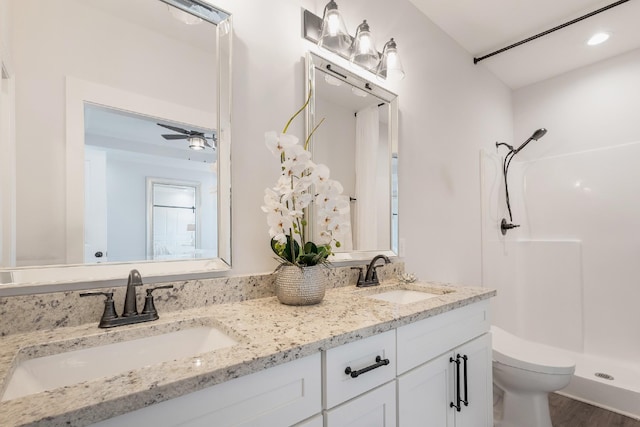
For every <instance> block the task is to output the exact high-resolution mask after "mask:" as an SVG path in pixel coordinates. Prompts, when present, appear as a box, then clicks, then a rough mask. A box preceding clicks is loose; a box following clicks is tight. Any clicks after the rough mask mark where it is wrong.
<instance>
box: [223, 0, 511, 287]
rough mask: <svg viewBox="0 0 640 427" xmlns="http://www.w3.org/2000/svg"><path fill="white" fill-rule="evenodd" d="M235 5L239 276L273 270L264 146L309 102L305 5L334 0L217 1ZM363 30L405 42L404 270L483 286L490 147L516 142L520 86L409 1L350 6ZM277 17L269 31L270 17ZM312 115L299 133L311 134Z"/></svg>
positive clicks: (374, 0) (270, 164)
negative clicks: (482, 156) (483, 210)
mask: <svg viewBox="0 0 640 427" xmlns="http://www.w3.org/2000/svg"><path fill="white" fill-rule="evenodd" d="M217 3H218V4H219V5H220V6H221V7H222V8H226V9H227V10H229V11H231V12H233V15H234V16H233V18H234V28H235V33H236V34H235V38H234V64H233V66H234V87H233V90H234V93H233V100H234V101H233V102H234V109H233V112H234V130H233V131H234V134H233V152H232V158H233V195H234V198H233V245H234V246H233V250H234V271H236V272H239V273H247V272H262V271H270V270H272V269H273V268H274V267H275V265H276V264H275V262H274V261H273V260H272V257H271V254H270V252H269V246H268V234H267V226H266V219H265V217H264V214H263V213H262V212H261V211H260V204H261V203H262V199H263V191H264V188H265V187H266V186H267V185H273V184H272V183H274V182H275V179H276V177H277V174H278V164H277V160H276V159H274V158H273V156H272V155H271V154H270V153H269V152H268V151H267V150H266V148H264V143H263V134H264V131H266V130H271V129H273V130H279V129H280V128H282V126H283V125H284V123H285V122H286V120H287V119H288V117H289V116H290V115H291V114H292V113H293V112H294V111H295V110H296V108H297V107H299V105H301V103H302V101H303V99H304V65H303V64H304V61H303V58H304V53H305V52H306V50H308V49H309V46H310V44H309V42H307V41H305V40H303V39H302V38H301V34H300V33H301V30H300V27H301V23H300V21H301V9H300V8H301V7H306V8H307V9H309V10H311V11H313V12H314V13H316V15H322V8H323V7H324V4H325V3H326V2H324V1H315V2H313V1H302V2H290V1H286V0H274V1H270V2H262V1H258V0H254V1H247V2H234V1H231V0H221V1H218V2H217ZM339 5H340V10H341V11H342V12H343V14H344V16H345V20H346V23H347V26H348V27H349V28H350V29H351V30H352V31H353V29H355V27H356V26H357V25H358V24H359V23H360V22H361V20H362V19H364V18H366V19H367V22H369V24H370V25H371V29H372V31H375V36H376V39H377V41H378V42H377V44H378V48H379V49H381V48H382V45H383V43H384V42H385V41H386V40H388V39H389V38H390V37H395V39H396V41H397V43H398V49H399V51H400V54H401V55H402V60H403V64H404V67H405V70H406V74H407V76H406V78H405V79H404V80H403V81H402V82H400V83H399V84H397V85H395V86H394V87H391V89H393V90H394V91H396V92H397V93H398V94H399V96H400V129H399V137H400V146H399V151H400V154H399V163H400V166H399V167H400V176H399V185H400V188H399V197H400V237H401V238H404V239H405V240H406V263H407V265H406V268H407V270H408V271H412V272H415V273H417V274H418V276H419V277H421V278H423V279H434V280H443V281H451V282H458V283H466V284H469V285H479V284H480V283H481V273H480V269H481V261H480V252H481V251H480V247H481V243H480V242H481V239H480V209H479V206H480V184H479V176H480V172H479V159H478V152H479V149H480V147H483V146H487V145H490V144H492V143H493V142H494V141H495V140H496V139H505V140H510V139H512V115H511V93H510V90H509V89H508V88H507V87H506V86H505V85H503V84H502V83H501V82H499V81H498V80H497V79H496V78H495V77H494V76H493V75H492V74H490V73H489V72H488V71H487V70H486V69H485V68H484V67H483V66H482V65H478V66H475V65H474V64H473V61H472V56H471V55H470V54H468V53H467V52H465V51H464V50H463V49H462V48H461V47H460V46H458V45H457V44H456V43H455V42H454V41H453V40H452V39H451V38H449V37H448V36H447V35H446V34H445V33H444V32H442V31H441V30H440V29H439V28H437V27H436V26H435V25H434V24H433V23H432V22H431V21H430V20H428V19H427V18H426V17H425V16H424V15H422V14H421V13H420V12H419V11H418V10H417V9H416V8H415V7H414V6H413V5H412V4H410V3H409V2H408V1H406V0H400V1H395V2H393V13H390V11H389V7H390V3H389V2H387V1H383V0H368V1H365V0H357V1H356V0H352V1H349V2H340V4H339ZM270 22H276V23H277V24H275V25H270V26H268V23H270ZM301 129H302V121H301V120H300V121H299V122H298V127H297V128H294V129H292V132H296V131H297V132H298V135H301V131H300V130H301Z"/></svg>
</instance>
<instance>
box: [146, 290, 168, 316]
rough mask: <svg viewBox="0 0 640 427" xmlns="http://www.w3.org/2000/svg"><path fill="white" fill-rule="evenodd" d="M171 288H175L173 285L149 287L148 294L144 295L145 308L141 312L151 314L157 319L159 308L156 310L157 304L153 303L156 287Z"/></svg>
mask: <svg viewBox="0 0 640 427" xmlns="http://www.w3.org/2000/svg"><path fill="white" fill-rule="evenodd" d="M171 288H173V285H163V286H156V287H155V288H149V289H147V296H146V297H144V308H143V309H142V313H141V314H149V315H151V316H152V317H154V318H155V319H157V318H158V310H156V306H155V304H154V303H153V291H155V290H156V289H171Z"/></svg>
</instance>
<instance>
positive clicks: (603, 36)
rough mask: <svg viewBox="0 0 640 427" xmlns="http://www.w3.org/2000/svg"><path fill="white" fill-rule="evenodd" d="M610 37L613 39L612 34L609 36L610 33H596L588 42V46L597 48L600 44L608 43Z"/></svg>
mask: <svg viewBox="0 0 640 427" xmlns="http://www.w3.org/2000/svg"><path fill="white" fill-rule="evenodd" d="M609 37H611V34H609V33H595V34H594V35H592V36H591V38H590V39H589V40H588V41H587V44H588V45H589V46H595V45H598V44H600V43H604V42H606V41H607V40H608V39H609Z"/></svg>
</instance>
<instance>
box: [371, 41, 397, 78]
mask: <svg viewBox="0 0 640 427" xmlns="http://www.w3.org/2000/svg"><path fill="white" fill-rule="evenodd" d="M376 74H377V76H378V78H379V79H381V80H389V81H399V80H402V79H403V78H404V69H403V68H402V62H401V61H400V56H399V55H398V47H397V45H396V42H395V41H394V40H393V38H392V39H391V40H389V41H388V42H387V43H386V44H385V45H384V49H383V50H382V59H381V60H380V65H379V66H378V71H377V73H376Z"/></svg>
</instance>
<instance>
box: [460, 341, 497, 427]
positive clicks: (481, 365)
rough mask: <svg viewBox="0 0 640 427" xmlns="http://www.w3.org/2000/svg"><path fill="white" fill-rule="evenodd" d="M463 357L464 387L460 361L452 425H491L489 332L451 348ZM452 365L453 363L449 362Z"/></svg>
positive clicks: (491, 385)
mask: <svg viewBox="0 0 640 427" xmlns="http://www.w3.org/2000/svg"><path fill="white" fill-rule="evenodd" d="M457 355H461V356H465V357H466V378H467V381H466V388H465V381H464V377H465V369H464V368H465V367H464V363H465V361H463V364H462V365H461V367H460V368H461V369H460V373H461V376H462V378H461V381H460V384H461V387H462V390H461V394H462V399H463V400H465V401H466V402H467V404H466V405H465V404H464V402H463V403H462V406H461V410H460V412H456V427H490V426H493V406H492V405H493V398H492V394H493V384H492V383H493V376H492V371H491V369H492V365H491V335H490V334H484V335H482V336H480V337H478V338H476V339H475V340H473V341H470V342H468V343H466V344H464V345H462V346H460V347H458V348H457V349H456V350H455V356H453V357H456V356H457ZM452 369H453V366H452Z"/></svg>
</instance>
